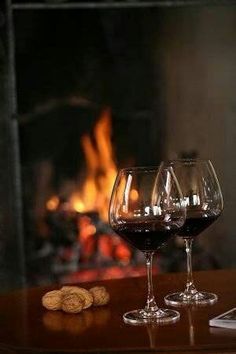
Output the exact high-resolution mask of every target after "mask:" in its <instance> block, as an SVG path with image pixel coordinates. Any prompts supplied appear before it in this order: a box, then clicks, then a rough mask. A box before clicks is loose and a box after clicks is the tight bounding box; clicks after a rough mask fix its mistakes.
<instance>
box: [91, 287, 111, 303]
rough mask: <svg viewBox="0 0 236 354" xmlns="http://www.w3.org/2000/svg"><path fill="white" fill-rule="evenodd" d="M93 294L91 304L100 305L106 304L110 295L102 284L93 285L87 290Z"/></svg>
mask: <svg viewBox="0 0 236 354" xmlns="http://www.w3.org/2000/svg"><path fill="white" fill-rule="evenodd" d="M89 292H90V293H91V294H92V296H93V305H94V306H102V305H106V304H108V302H109V300H110V295H109V293H108V292H107V290H106V288H105V287H104V286H94V287H93V288H91V289H90V290H89Z"/></svg>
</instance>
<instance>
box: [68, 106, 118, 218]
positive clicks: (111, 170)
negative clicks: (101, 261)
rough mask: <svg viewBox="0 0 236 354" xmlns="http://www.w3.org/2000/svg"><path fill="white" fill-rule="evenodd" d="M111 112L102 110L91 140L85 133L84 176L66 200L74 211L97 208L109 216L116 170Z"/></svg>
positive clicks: (82, 142)
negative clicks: (79, 185)
mask: <svg viewBox="0 0 236 354" xmlns="http://www.w3.org/2000/svg"><path fill="white" fill-rule="evenodd" d="M111 133H112V127H111V112H110V109H106V110H105V111H103V113H102V114H101V116H100V117H99V119H98V121H97V123H96V125H95V128H94V141H93V139H92V138H91V137H90V136H89V135H88V134H85V135H84V136H82V138H81V145H82V148H83V151H84V155H85V162H86V176H85V181H84V183H83V185H82V187H80V188H79V190H78V192H75V193H73V194H72V195H71V197H70V199H69V203H70V205H71V207H72V209H73V210H75V211H77V212H89V211H96V212H98V214H99V217H100V218H101V219H102V220H104V221H107V220H108V205H109V199H110V195H111V191H112V187H113V184H114V180H115V177H116V174H117V168H116V165H115V162H114V158H113V148H112V143H111Z"/></svg>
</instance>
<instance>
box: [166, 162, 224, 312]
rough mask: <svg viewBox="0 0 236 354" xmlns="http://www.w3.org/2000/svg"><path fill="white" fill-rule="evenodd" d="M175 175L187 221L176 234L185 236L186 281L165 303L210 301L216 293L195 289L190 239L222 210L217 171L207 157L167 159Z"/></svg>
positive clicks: (201, 302)
mask: <svg viewBox="0 0 236 354" xmlns="http://www.w3.org/2000/svg"><path fill="white" fill-rule="evenodd" d="M166 165H167V166H171V167H172V168H173V170H174V172H175V174H176V176H177V178H178V181H179V184H180V188H181V190H182V193H183V196H184V199H185V204H186V222H185V224H184V226H183V227H182V228H181V229H180V230H179V232H178V235H179V236H180V237H182V238H183V239H184V242H185V248H186V253H187V282H186V288H185V290H184V291H182V292H176V293H173V294H169V295H167V296H166V297H165V302H166V304H168V305H174V306H175V305H183V304H186V303H193V304H198V305H207V304H213V303H215V302H216V301H217V295H216V294H213V293H208V292H203V291H198V290H197V289H196V287H195V285H194V282H193V275H192V242H193V240H194V239H195V237H196V236H198V235H199V234H200V233H201V232H202V231H204V230H205V229H206V228H207V227H209V226H210V225H211V224H212V223H213V222H214V221H215V220H216V219H217V218H218V217H219V216H220V214H221V212H222V210H223V197H222V193H221V189H220V185H219V182H218V179H217V176H216V172H215V170H214V167H213V165H212V163H211V161H210V160H200V159H182V160H181V159H180V160H175V161H169V162H167V163H166Z"/></svg>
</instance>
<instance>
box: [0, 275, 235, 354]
mask: <svg viewBox="0 0 236 354" xmlns="http://www.w3.org/2000/svg"><path fill="white" fill-rule="evenodd" d="M194 277H195V282H196V285H197V287H198V288H199V289H201V290H208V291H211V292H215V293H217V294H218V296H219V300H218V302H217V303H216V304H215V305H212V306H207V307H192V308H191V307H183V308H179V312H180V315H181V317H180V320H179V321H178V322H177V323H175V324H169V325H165V326H157V325H147V326H133V325H127V324H125V323H124V322H123V320H122V314H123V313H124V312H126V311H127V310H131V309H135V308H138V307H140V306H141V307H142V306H143V304H144V299H145V296H146V282H145V279H144V278H141V277H140V278H126V279H121V280H109V281H103V282H96V284H94V283H93V284H91V283H90V284H83V286H84V287H86V288H89V287H90V286H91V285H105V286H106V287H107V289H108V291H109V292H110V295H111V301H110V304H109V305H107V306H103V307H100V308H90V309H87V310H84V311H83V313H81V314H77V315H70V314H65V313H62V312H60V311H55V312H53V311H47V310H45V309H44V308H43V307H42V305H41V297H42V295H43V294H44V293H45V291H47V290H51V289H52V288H51V287H50V288H42V287H38V288H31V289H23V290H18V291H15V292H12V293H10V294H4V295H1V296H0V325H1V326H0V353H6V354H8V353H9V354H10V353H11V354H13V353H24V354H27V353H81V352H82V353H84V352H92V353H119V352H122V353H132V352H133V353H144V352H145V353H146V352H157V353H175V354H177V353H185V354H187V353H196V352H202V353H214V354H216V353H220V354H223V353H228V352H230V353H236V330H233V329H223V328H216V327H214V328H213V327H209V324H208V323H209V319H211V318H212V317H215V316H216V315H218V314H220V313H223V312H225V311H227V310H229V309H231V308H233V307H236V270H218V271H203V272H196V273H195V274H194ZM184 282H185V274H182V273H171V274H160V275H158V276H157V277H155V278H154V287H155V292H156V295H157V302H158V304H159V305H160V306H163V297H164V295H166V294H167V293H169V292H173V291H176V290H182V288H183V286H184ZM53 288H54V289H55V288H59V287H56V286H55V287H53Z"/></svg>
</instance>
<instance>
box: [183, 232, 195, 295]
mask: <svg viewBox="0 0 236 354" xmlns="http://www.w3.org/2000/svg"><path fill="white" fill-rule="evenodd" d="M184 241H185V249H186V254H187V282H186V289H185V291H184V293H185V295H187V296H188V295H190V296H191V295H193V294H195V293H196V292H197V289H196V288H195V285H194V283H193V271H192V243H193V239H192V238H185V239H184Z"/></svg>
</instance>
